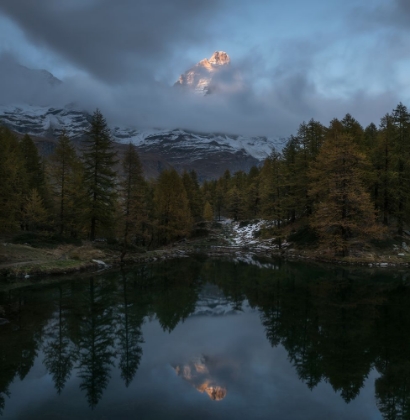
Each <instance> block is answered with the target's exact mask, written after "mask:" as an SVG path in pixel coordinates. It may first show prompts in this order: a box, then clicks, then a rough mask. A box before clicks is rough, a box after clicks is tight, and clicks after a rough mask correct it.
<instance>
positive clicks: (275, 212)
mask: <svg viewBox="0 0 410 420" xmlns="http://www.w3.org/2000/svg"><path fill="white" fill-rule="evenodd" d="M260 176H261V187H260V188H261V208H262V215H263V217H266V218H267V219H269V220H273V221H274V223H275V224H276V226H277V227H280V226H281V224H282V221H283V220H284V218H285V215H286V213H287V212H286V209H285V202H284V198H285V197H284V189H283V185H284V166H283V161H282V157H281V155H280V153H278V152H276V151H275V150H273V151H272V153H271V154H270V156H269V157H268V158H267V159H266V160H265V162H264V164H263V166H262V169H261V173H260Z"/></svg>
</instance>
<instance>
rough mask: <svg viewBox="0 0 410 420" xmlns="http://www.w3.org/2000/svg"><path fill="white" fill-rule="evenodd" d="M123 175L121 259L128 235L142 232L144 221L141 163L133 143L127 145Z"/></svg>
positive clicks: (143, 188)
mask: <svg viewBox="0 0 410 420" xmlns="http://www.w3.org/2000/svg"><path fill="white" fill-rule="evenodd" d="M123 170H124V176H123V180H122V182H121V207H122V211H121V225H122V229H123V231H122V232H121V236H122V238H123V250H122V253H121V260H122V259H123V258H124V256H125V253H126V249H127V246H128V245H129V242H130V236H133V237H134V242H135V238H136V236H137V235H138V234H139V235H141V234H142V223H144V221H146V218H147V216H146V206H145V193H146V192H145V190H146V183H145V180H144V176H143V172H142V165H141V162H140V159H139V156H138V153H137V150H136V148H135V146H134V145H132V144H131V143H130V144H129V145H128V147H127V150H126V152H125V156H124V160H123Z"/></svg>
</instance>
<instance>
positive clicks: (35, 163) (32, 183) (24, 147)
mask: <svg viewBox="0 0 410 420" xmlns="http://www.w3.org/2000/svg"><path fill="white" fill-rule="evenodd" d="M20 149H21V153H22V156H23V159H24V166H25V168H26V175H27V188H28V191H30V190H32V189H33V188H36V189H37V190H38V191H39V192H40V194H41V195H42V196H43V194H42V192H43V190H44V184H45V177H44V170H43V165H42V161H41V158H40V155H39V154H38V150H37V147H36V145H35V144H34V142H33V140H32V139H31V137H30V136H29V135H28V134H25V135H24V136H23V138H22V139H21V141H20ZM42 198H43V199H44V196H43V197H42Z"/></svg>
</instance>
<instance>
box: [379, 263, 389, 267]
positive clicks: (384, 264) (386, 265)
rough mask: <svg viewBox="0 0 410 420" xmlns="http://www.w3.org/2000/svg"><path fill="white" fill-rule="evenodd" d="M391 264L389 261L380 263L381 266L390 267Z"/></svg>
mask: <svg viewBox="0 0 410 420" xmlns="http://www.w3.org/2000/svg"><path fill="white" fill-rule="evenodd" d="M388 266H389V264H388V263H380V267H388Z"/></svg>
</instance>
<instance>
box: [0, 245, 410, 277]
mask: <svg viewBox="0 0 410 420" xmlns="http://www.w3.org/2000/svg"><path fill="white" fill-rule="evenodd" d="M193 255H204V256H207V257H209V258H220V257H229V258H233V257H238V256H246V257H253V256H255V257H258V258H267V259H270V258H272V259H281V260H283V261H304V262H312V263H319V264H329V265H333V266H358V267H359V266H360V267H367V268H383V269H386V268H396V269H397V268H408V267H409V266H410V263H408V262H404V261H403V262H400V261H397V260H395V261H394V262H392V261H386V259H385V258H382V259H380V260H377V261H368V260H364V259H360V258H356V257H350V258H349V260H343V259H340V258H339V259H338V258H331V257H326V256H323V255H321V256H318V255H314V254H313V253H311V252H307V251H305V250H293V249H292V250H284V249H282V250H277V249H276V250H275V249H261V248H259V247H257V246H255V247H249V246H230V245H210V246H209V247H196V248H195V247H189V248H188V247H186V246H178V247H172V248H167V249H157V250H153V251H147V252H146V253H143V254H132V253H130V254H128V255H127V256H126V258H125V259H124V262H123V264H121V263H120V261H119V258H118V257H115V256H114V257H113V256H112V255H111V256H109V255H106V256H105V257H106V258H104V256H102V257H100V259H98V260H97V259H92V260H91V261H76V260H68V261H64V262H63V263H62V262H60V261H58V260H56V261H54V262H53V261H51V262H47V263H41V262H36V261H28V262H22V263H14V264H13V263H12V264H3V265H0V283H3V284H7V283H8V284H10V283H16V282H19V283H20V282H21V281H22V280H23V281H29V280H30V279H34V278H38V277H62V276H69V275H73V274H80V273H81V274H83V273H89V274H92V273H99V272H102V271H106V270H108V269H119V268H121V267H131V266H133V265H138V264H147V263H158V262H163V261H167V260H173V259H178V258H188V257H192V256H193Z"/></svg>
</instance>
